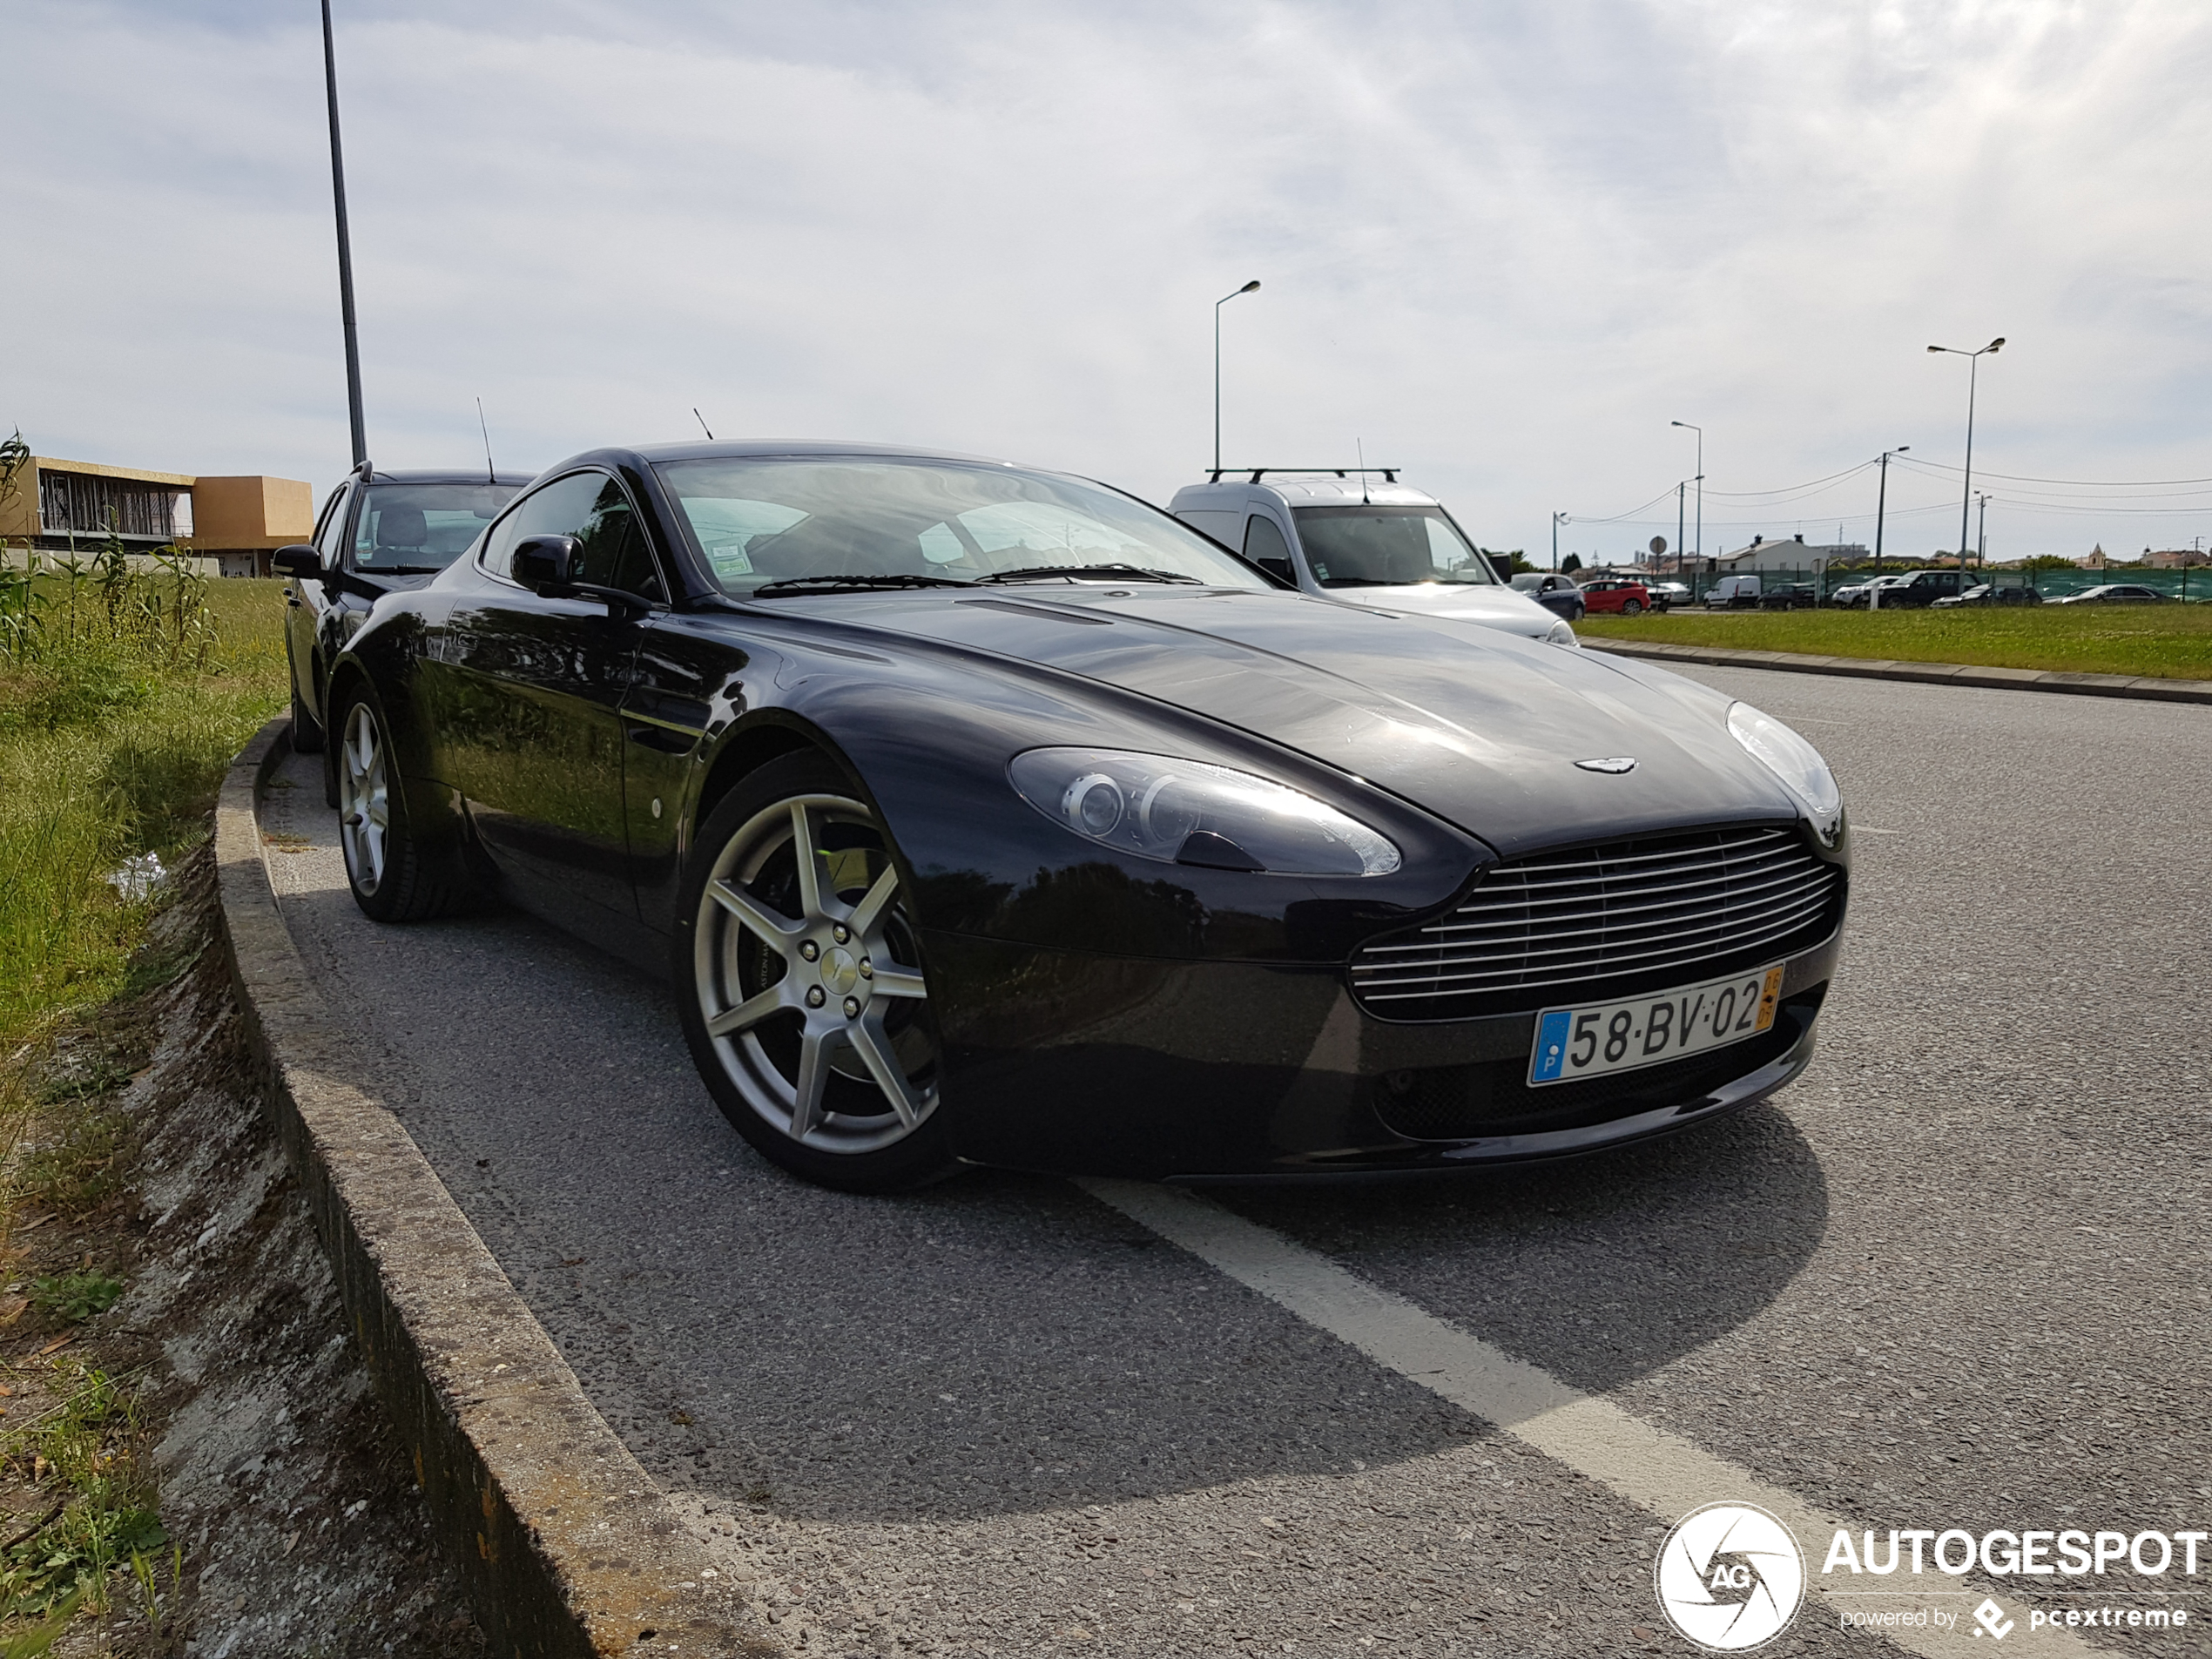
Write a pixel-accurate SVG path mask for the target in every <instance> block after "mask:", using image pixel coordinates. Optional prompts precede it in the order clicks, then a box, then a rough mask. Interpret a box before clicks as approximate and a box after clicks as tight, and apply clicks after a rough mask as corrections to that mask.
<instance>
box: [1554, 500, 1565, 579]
mask: <svg viewBox="0 0 2212 1659" xmlns="http://www.w3.org/2000/svg"><path fill="white" fill-rule="evenodd" d="M1566 522H1567V515H1566V514H1565V513H1554V514H1553V515H1552V569H1553V570H1557V569H1559V527H1560V526H1561V524H1564V523H1566Z"/></svg>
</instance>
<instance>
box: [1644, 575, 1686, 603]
mask: <svg viewBox="0 0 2212 1659" xmlns="http://www.w3.org/2000/svg"><path fill="white" fill-rule="evenodd" d="M1643 585H1644V588H1645V590H1647V591H1649V594H1650V595H1651V608H1652V609H1653V610H1673V609H1674V608H1675V607H1676V605H1686V604H1689V597H1690V596H1689V583H1686V582H1647V583H1644V584H1643Z"/></svg>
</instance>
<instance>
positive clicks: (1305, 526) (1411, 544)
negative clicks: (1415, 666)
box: [1291, 507, 1498, 588]
mask: <svg viewBox="0 0 2212 1659" xmlns="http://www.w3.org/2000/svg"><path fill="white" fill-rule="evenodd" d="M1291 516H1292V517H1293V518H1295V519H1297V520H1298V540H1299V541H1301V542H1303V543H1305V562H1306V563H1307V564H1309V565H1311V566H1312V570H1313V579H1314V580H1315V581H1316V582H1318V583H1320V584H1321V585H1322V586H1323V587H1325V588H1379V587H1406V586H1408V585H1410V584H1412V583H1416V582H1456V583H1487V584H1491V585H1495V584H1496V583H1497V580H1498V573H1497V572H1496V571H1495V570H1492V569H1491V568H1490V561H1489V560H1487V559H1486V558H1484V557H1483V556H1481V555H1480V553H1477V552H1476V551H1475V550H1474V549H1473V548H1471V547H1469V546H1468V545H1467V537H1466V536H1462V535H1460V532H1459V531H1458V529H1455V528H1454V527H1453V523H1452V521H1451V520H1450V519H1448V518H1447V517H1445V516H1444V509H1442V508H1440V507H1297V508H1293V509H1291Z"/></svg>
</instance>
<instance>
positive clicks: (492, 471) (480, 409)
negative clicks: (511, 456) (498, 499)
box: [476, 398, 499, 484]
mask: <svg viewBox="0 0 2212 1659" xmlns="http://www.w3.org/2000/svg"><path fill="white" fill-rule="evenodd" d="M476 428H477V429H478V430H479V431H481V432H482V434H483V435H484V482H486V483H488V484H496V483H497V482H499V469H497V468H496V467H494V466H493V465H492V464H491V428H490V427H489V426H488V425H486V424H485V421H484V401H483V399H482V398H478V399H477V400H476Z"/></svg>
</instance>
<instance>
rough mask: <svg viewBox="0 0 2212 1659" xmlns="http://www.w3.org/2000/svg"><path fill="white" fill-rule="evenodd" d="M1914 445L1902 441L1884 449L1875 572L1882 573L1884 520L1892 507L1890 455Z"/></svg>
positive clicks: (1876, 516) (1877, 502)
mask: <svg viewBox="0 0 2212 1659" xmlns="http://www.w3.org/2000/svg"><path fill="white" fill-rule="evenodd" d="M1911 448H1912V445H1911V444H1909V443H1900V444H1898V446H1897V448H1894V449H1885V450H1883V451H1882V485H1881V489H1880V490H1879V491H1878V493H1877V494H1876V495H1875V497H1874V574H1875V575H1876V576H1879V575H1881V574H1882V520H1883V518H1884V517H1885V516H1886V515H1887V514H1888V512H1889V509H1890V457H1891V456H1892V455H1904V454H1905V453H1906V452H1907V451H1909V450H1910V449H1911Z"/></svg>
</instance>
